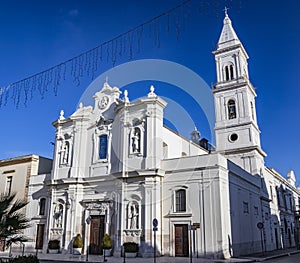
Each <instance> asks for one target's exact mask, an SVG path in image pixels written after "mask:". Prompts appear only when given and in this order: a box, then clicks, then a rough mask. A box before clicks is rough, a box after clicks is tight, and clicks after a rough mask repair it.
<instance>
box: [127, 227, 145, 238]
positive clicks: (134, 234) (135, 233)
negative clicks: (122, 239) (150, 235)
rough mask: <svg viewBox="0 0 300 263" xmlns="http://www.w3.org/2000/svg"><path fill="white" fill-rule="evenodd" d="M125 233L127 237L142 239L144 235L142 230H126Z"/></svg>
mask: <svg viewBox="0 0 300 263" xmlns="http://www.w3.org/2000/svg"><path fill="white" fill-rule="evenodd" d="M124 233H125V235H126V236H131V237H140V236H141V234H142V230H141V229H124Z"/></svg>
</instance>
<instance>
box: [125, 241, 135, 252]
mask: <svg viewBox="0 0 300 263" xmlns="http://www.w3.org/2000/svg"><path fill="white" fill-rule="evenodd" d="M123 247H124V252H131V253H134V252H136V253H137V252H139V245H138V244H137V243H135V242H125V243H124V244H123Z"/></svg>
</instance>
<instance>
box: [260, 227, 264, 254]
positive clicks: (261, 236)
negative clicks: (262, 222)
mask: <svg viewBox="0 0 300 263" xmlns="http://www.w3.org/2000/svg"><path fill="white" fill-rule="evenodd" d="M260 239H261V252H262V253H263V254H264V241H263V232H262V229H261V230H260Z"/></svg>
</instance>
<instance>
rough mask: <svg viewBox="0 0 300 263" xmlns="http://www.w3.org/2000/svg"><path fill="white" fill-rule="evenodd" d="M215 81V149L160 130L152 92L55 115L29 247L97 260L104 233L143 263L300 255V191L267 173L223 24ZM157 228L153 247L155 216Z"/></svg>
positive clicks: (234, 48) (159, 109) (251, 103)
mask: <svg viewBox="0 0 300 263" xmlns="http://www.w3.org/2000/svg"><path fill="white" fill-rule="evenodd" d="M213 54H214V56H215V62H216V76H217V82H216V84H214V85H213V87H212V93H213V96H214V102H215V116H216V123H215V137H216V148H215V149H213V150H211V149H209V148H208V147H205V145H203V144H201V145H202V146H200V134H199V132H198V131H197V130H195V131H194V132H193V133H192V138H191V139H189V138H188V139H187V138H184V137H183V136H181V135H179V134H178V133H176V132H174V131H172V130H171V129H170V128H168V127H166V126H164V125H163V118H164V109H165V107H168V105H167V103H166V101H164V100H163V99H162V98H161V97H160V96H159V94H156V93H155V89H154V87H153V86H151V88H150V90H149V93H148V94H146V95H145V97H142V98H140V99H137V100H135V101H129V99H128V94H127V92H126V91H125V92H124V94H123V95H122V98H120V94H121V92H120V90H119V89H118V88H117V87H111V86H110V85H109V83H108V82H105V83H104V85H103V87H102V88H101V87H99V91H98V92H97V93H96V94H95V95H94V97H93V98H94V102H95V103H94V105H92V106H82V104H81V105H80V106H79V107H78V109H77V110H76V111H75V112H74V113H73V114H72V115H71V116H69V117H65V116H64V113H63V112H61V115H60V116H59V118H58V119H57V120H56V121H55V122H54V123H53V125H54V126H55V128H56V141H55V149H54V160H53V168H52V173H51V174H44V175H35V176H31V179H30V184H29V189H28V200H29V201H30V205H29V207H28V209H27V216H28V217H30V218H31V219H32V227H31V228H30V229H28V231H27V234H28V235H29V236H30V237H32V242H31V245H32V247H34V248H36V249H39V250H40V252H43V253H47V246H48V242H49V240H59V241H60V247H61V253H72V242H73V240H74V237H75V236H76V235H77V234H81V235H82V237H83V241H84V247H85V248H84V251H83V253H87V252H88V253H90V254H102V253H103V247H102V238H103V236H104V234H105V233H107V234H109V235H110V237H111V238H112V240H113V249H112V252H113V255H114V256H119V255H120V254H121V250H122V245H123V243H124V242H135V243H137V244H138V246H139V253H138V255H139V256H140V257H152V256H153V251H154V249H153V247H154V243H156V251H157V255H164V256H172V257H174V256H175V257H177V256H183V257H187V256H190V255H192V256H193V257H198V256H199V257H213V258H230V257H236V256H240V255H247V254H251V253H255V252H261V251H270V250H275V249H282V248H287V247H294V246H299V234H300V228H299V227H300V225H299V200H300V191H299V190H298V189H297V188H296V186H295V183H296V182H295V176H294V173H293V171H290V172H289V173H288V175H287V177H284V176H282V175H280V174H279V173H278V172H277V171H276V170H274V169H271V168H268V167H266V166H265V164H264V158H265V157H266V153H265V152H264V151H263V149H262V148H261V143H260V130H259V127H258V125H257V118H256V109H255V97H256V92H255V89H254V88H253V86H252V84H251V82H250V78H249V73H248V64H247V59H248V54H247V52H246V50H245V49H244V47H243V45H242V43H241V42H240V40H239V38H238V37H237V34H236V33H235V31H234V29H233V27H232V23H231V20H230V18H229V17H228V15H227V14H226V15H225V18H224V25H223V29H222V32H221V36H220V38H219V41H218V44H217V48H216V50H215V51H214V52H213ZM154 218H156V219H157V221H158V230H157V231H156V233H155V234H156V240H155V241H156V242H154V232H153V224H152V223H153V219H154Z"/></svg>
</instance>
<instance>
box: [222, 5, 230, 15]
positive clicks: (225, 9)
mask: <svg viewBox="0 0 300 263" xmlns="http://www.w3.org/2000/svg"><path fill="white" fill-rule="evenodd" d="M228 9H229V8H228V7H227V6H225V8H224V9H223V11H224V12H225V16H228V14H227V11H228Z"/></svg>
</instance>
